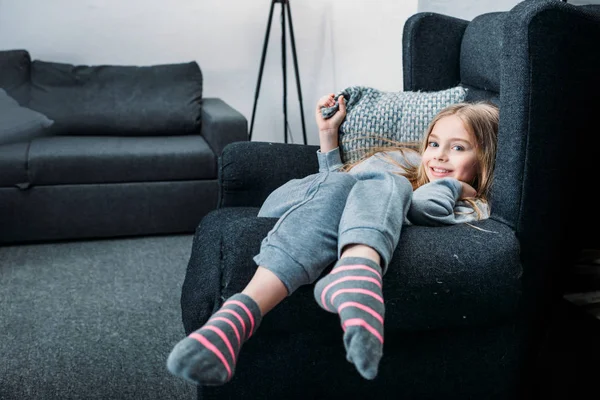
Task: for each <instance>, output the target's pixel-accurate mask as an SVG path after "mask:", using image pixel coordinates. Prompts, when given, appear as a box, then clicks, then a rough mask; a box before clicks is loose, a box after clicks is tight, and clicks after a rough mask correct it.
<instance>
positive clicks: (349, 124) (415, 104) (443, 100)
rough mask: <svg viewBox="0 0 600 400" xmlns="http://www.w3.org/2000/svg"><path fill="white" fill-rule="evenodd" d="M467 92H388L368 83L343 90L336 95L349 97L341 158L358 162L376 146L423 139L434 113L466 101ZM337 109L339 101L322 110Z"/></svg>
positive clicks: (324, 112) (342, 128) (326, 114)
mask: <svg viewBox="0 0 600 400" xmlns="http://www.w3.org/2000/svg"><path fill="white" fill-rule="evenodd" d="M466 94H467V91H466V89H464V88H463V87H461V86H457V87H453V88H449V89H444V90H440V91H431V92H411V91H406V92H403V91H400V92H385V91H382V90H378V89H375V88H371V87H365V86H351V87H348V88H346V89H344V90H342V91H341V92H340V93H338V94H337V95H336V99H337V98H338V97H339V95H343V96H344V99H345V100H346V118H345V119H344V122H343V123H342V125H341V126H340V130H339V134H340V137H339V146H340V151H341V156H342V161H343V162H344V163H353V162H355V161H358V160H360V159H361V158H362V157H363V156H364V155H365V154H366V153H367V152H368V151H369V150H370V149H372V148H373V147H385V146H393V145H396V144H397V143H398V142H413V141H420V140H421V138H422V137H423V134H424V133H425V131H426V130H427V127H428V126H429V123H430V122H431V121H432V120H433V118H434V117H435V115H436V114H437V113H438V112H439V111H441V110H442V109H443V108H444V107H446V106H449V105H451V104H455V103H459V102H461V101H464V100H465V98H466ZM337 109H338V104H337V100H336V104H335V105H334V106H332V107H327V108H323V109H322V110H321V113H322V115H323V117H325V118H328V117H330V116H331V115H333V113H334V112H335V111H336V110H337Z"/></svg>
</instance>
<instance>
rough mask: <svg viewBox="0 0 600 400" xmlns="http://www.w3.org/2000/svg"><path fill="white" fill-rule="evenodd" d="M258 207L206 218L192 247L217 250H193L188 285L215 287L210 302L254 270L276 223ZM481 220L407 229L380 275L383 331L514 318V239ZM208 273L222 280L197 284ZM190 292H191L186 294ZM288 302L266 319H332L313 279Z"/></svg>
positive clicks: (316, 323) (289, 323)
mask: <svg viewBox="0 0 600 400" xmlns="http://www.w3.org/2000/svg"><path fill="white" fill-rule="evenodd" d="M257 212H258V208H236V207H231V208H222V209H219V210H215V211H212V212H211V213H209V214H208V215H207V216H206V217H205V218H204V219H203V221H202V222H201V224H200V226H199V227H198V229H197V231H196V236H195V239H194V240H195V242H196V243H195V245H194V247H197V246H199V245H200V243H214V245H211V246H213V247H218V248H219V250H220V251H215V252H211V253H206V254H202V255H199V254H198V253H195V252H193V253H192V256H191V258H190V263H189V267H188V275H187V277H186V279H187V280H188V281H187V282H186V285H185V286H184V288H183V290H184V291H186V290H188V289H187V288H190V290H196V291H201V292H203V294H202V296H205V297H204V298H203V299H204V300H206V296H207V294H206V292H207V291H210V292H211V293H212V295H213V296H214V297H213V301H211V302H210V303H211V304H218V303H219V302H221V301H222V300H224V299H226V298H228V297H229V296H231V295H233V294H235V293H237V292H239V291H241V289H242V288H243V287H244V286H245V285H246V283H247V282H248V281H249V279H250V278H251V276H252V274H253V273H254V271H255V270H256V265H255V264H254V261H253V260H252V257H253V256H254V255H256V253H258V251H259V248H260V243H261V240H262V239H263V238H264V237H265V236H266V234H267V233H268V231H269V230H270V229H271V228H272V227H273V225H274V224H275V222H276V219H273V218H258V217H256V214H257ZM476 226H477V227H478V228H481V229H476V228H473V227H471V226H468V225H453V226H447V227H443V228H431V227H421V226H405V227H404V228H403V233H402V236H401V239H400V243H399V245H398V248H397V249H396V252H395V253H394V256H393V258H392V261H391V263H390V266H389V268H388V271H387V273H386V275H385V276H384V279H383V289H384V298H385V301H386V316H385V319H386V332H389V331H418V330H429V329H445V328H451V327H461V326H463V327H466V326H473V325H477V326H489V325H492V324H495V323H498V322H504V321H506V320H508V319H509V318H514V316H515V312H516V308H517V304H518V302H519V300H520V297H521V264H520V262H519V246H518V242H517V239H516V238H515V235H514V232H513V231H512V230H511V229H510V228H508V227H507V226H506V225H504V224H502V223H500V222H497V221H494V220H492V219H489V220H486V221H482V222H480V223H477V224H476ZM299 229H301V228H299ZM217 243H221V245H220V246H218V245H217ZM209 247H210V246H209ZM324 273H327V271H325V272H324ZM208 276H220V280H216V281H212V285H213V286H212V287H206V285H210V283H206V281H205V282H193V280H194V279H198V280H201V279H206V277H208ZM216 286H219V287H216ZM187 296H192V297H193V296H194V295H193V294H191V293H184V297H187ZM204 300H202V301H204ZM198 301H200V302H201V300H200V299H198ZM205 302H206V301H205ZM284 303H285V304H282V306H281V308H282V309H283V310H284V312H281V311H278V308H276V309H275V310H274V311H273V312H272V314H274V315H273V317H271V316H270V317H269V318H265V321H264V323H263V324H264V325H270V323H269V322H268V320H269V319H273V320H276V322H275V323H274V324H273V329H277V330H278V331H288V332H290V333H292V332H297V331H298V330H299V329H300V330H302V329H308V328H307V327H306V326H305V325H306V321H311V323H310V325H311V326H313V327H320V326H325V325H328V324H330V322H331V320H329V318H331V317H330V316H331V314H329V313H327V312H325V311H323V310H320V309H318V308H317V306H316V304H315V300H314V298H313V294H312V285H310V286H306V287H302V288H300V289H299V290H298V291H297V292H296V293H294V294H293V295H292V296H290V297H289V298H287V299H286V300H285V301H284ZM188 311H189V310H188ZM207 313H208V311H207ZM184 314H186V312H185V311H184ZM206 317H207V316H201V317H200V318H198V316H197V315H196V316H194V319H195V320H196V321H198V320H202V318H206ZM190 318H192V317H190ZM184 319H185V317H184ZM322 324H323V325H322ZM268 329H269V328H265V327H263V330H268Z"/></svg>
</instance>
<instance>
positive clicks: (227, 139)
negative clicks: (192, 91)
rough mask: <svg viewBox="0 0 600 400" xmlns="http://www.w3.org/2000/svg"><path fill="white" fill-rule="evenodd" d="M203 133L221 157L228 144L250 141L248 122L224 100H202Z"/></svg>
mask: <svg viewBox="0 0 600 400" xmlns="http://www.w3.org/2000/svg"><path fill="white" fill-rule="evenodd" d="M201 133H202V136H203V137H204V139H205V140H206V141H207V142H208V145H209V146H210V147H211V149H212V150H213V151H214V152H215V154H216V155H217V156H219V155H221V152H222V151H223V148H224V147H225V146H226V145H227V144H229V143H231V142H237V141H245V140H248V120H247V119H246V117H244V116H243V115H242V114H241V113H240V112H238V111H237V110H236V109H234V108H233V107H231V106H230V105H229V104H227V103H225V102H224V101H223V100H221V99H218V98H205V99H202V128H201Z"/></svg>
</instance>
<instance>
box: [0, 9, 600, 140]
mask: <svg viewBox="0 0 600 400" xmlns="http://www.w3.org/2000/svg"><path fill="white" fill-rule="evenodd" d="M557 1H558V0H557ZM593 2H594V1H583V0H579V1H578V3H593ZM595 2H596V3H597V2H598V1H595ZM517 3H518V1H516V0H471V1H468V0H453V1H451V0H301V1H296V0H290V4H291V11H292V22H293V26H294V35H295V39H296V49H297V54H298V63H299V69H300V81H301V84H302V96H303V102H302V103H303V107H304V118H305V122H306V131H307V137H308V143H309V144H317V143H318V136H317V132H316V125H315V122H314V115H313V113H314V105H315V103H316V101H317V99H318V98H319V97H320V96H321V95H323V94H325V93H328V92H336V91H339V90H341V89H344V88H345V87H348V86H351V85H364V86H372V87H376V88H378V89H381V90H389V91H397V90H402V42H401V41H402V28H403V25H404V22H405V21H406V19H407V18H408V17H409V16H411V15H412V14H414V13H415V12H417V11H435V12H440V13H443V14H448V15H452V16H456V17H459V18H464V19H472V18H473V17H474V16H476V15H479V14H481V13H484V12H489V11H504V10H509V9H510V8H512V7H513V6H514V5H515V4H517ZM270 5H271V1H270V0H225V1H219V0H212V1H209V0H171V1H167V0H0V49H14V48H23V49H27V50H28V51H29V52H30V53H31V56H32V58H34V59H41V60H46V61H57V62H65V63H72V64H86V65H99V64H121V65H150V64H161V63H176V62H186V61H190V60H195V61H197V62H198V64H199V65H200V68H201V69H202V72H203V75H204V96H205V97H220V98H222V99H223V100H225V101H226V102H228V103H229V104H230V105H231V106H233V107H234V108H236V109H237V110H239V111H240V112H241V113H242V114H243V115H244V116H246V118H247V119H248V124H250V121H251V117H252V106H253V103H254V93H255V89H256V82H257V78H258V69H259V65H260V57H261V53H262V48H263V40H264V38H265V32H266V27H267V17H268V14H269V9H270ZM280 10H281V6H280V5H279V4H276V5H275V12H274V16H273V22H272V26H271V33H270V40H269V44H268V50H267V57H266V64H265V69H264V73H263V80H262V85H261V90H260V96H259V100H258V105H257V111H256V121H255V125H254V131H253V138H252V139H253V140H257V141H258V140H260V141H277V142H281V141H283V110H282V107H283V101H282V96H283V94H282V91H283V89H282V88H283V85H282V72H281V47H280V46H281V44H280V43H281V26H280ZM290 47H291V46H290V42H289V40H288V57H287V60H288V97H287V99H288V102H287V103H288V117H289V125H290V130H291V132H292V135H293V141H294V142H295V143H301V142H302V125H301V123H300V107H299V103H298V96H297V92H296V81H295V77H294V66H293V62H292V57H291V48H290Z"/></svg>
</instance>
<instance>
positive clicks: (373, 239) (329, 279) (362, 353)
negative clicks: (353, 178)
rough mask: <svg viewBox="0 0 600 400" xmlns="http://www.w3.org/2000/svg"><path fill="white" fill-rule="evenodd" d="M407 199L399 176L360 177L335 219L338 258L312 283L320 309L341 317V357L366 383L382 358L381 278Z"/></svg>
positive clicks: (409, 193) (406, 185)
mask: <svg viewBox="0 0 600 400" xmlns="http://www.w3.org/2000/svg"><path fill="white" fill-rule="evenodd" d="M411 196H412V186H411V185H410V183H409V182H408V180H407V179H406V178H404V177H401V176H398V175H393V174H390V173H384V172H379V173H375V172H373V173H370V174H368V175H363V176H359V181H358V182H357V183H356V185H355V186H354V188H353V189H352V191H351V193H350V195H349V196H348V201H347V202H346V208H345V210H344V213H343V215H342V218H341V221H340V227H339V244H338V245H339V247H338V251H339V252H340V259H339V261H338V262H337V263H336V265H335V266H334V268H333V269H332V271H331V272H330V273H329V274H328V275H327V276H325V277H323V278H322V279H321V280H320V281H319V282H317V284H316V285H315V290H314V294H315V299H316V300H317V302H318V303H319V305H320V306H321V307H322V308H323V309H325V310H327V311H330V312H334V313H337V314H339V316H340V322H341V324H342V328H343V329H344V345H345V347H346V358H347V359H348V361H350V362H352V363H353V364H354V365H355V366H356V368H357V370H358V371H359V373H360V374H361V375H362V376H363V377H364V378H366V379H374V378H375V377H376V376H377V371H378V367H379V361H380V359H381V356H382V354H383V333H384V329H383V321H384V314H385V305H384V301H383V291H382V276H383V274H384V272H385V269H386V268H387V265H388V263H389V260H390V259H391V257H392V254H393V252H394V250H395V248H396V246H397V244H398V241H399V239H400V230H401V228H402V223H403V221H404V218H405V216H406V212H407V210H408V207H409V206H410V199H411Z"/></svg>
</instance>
